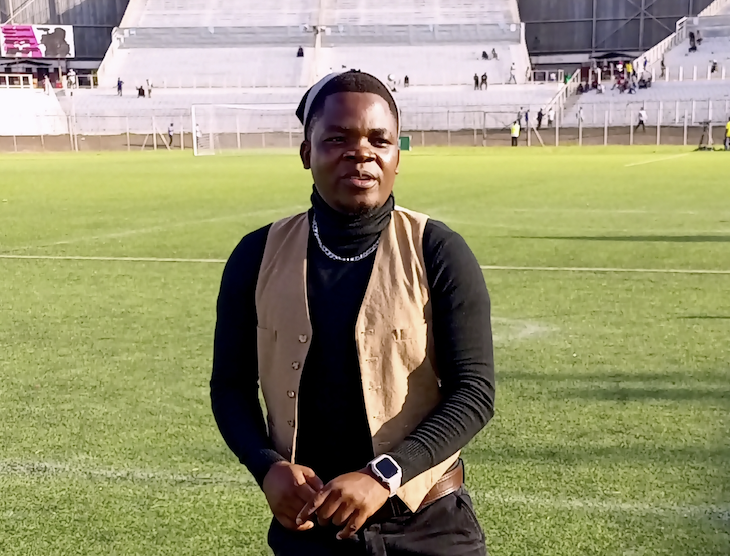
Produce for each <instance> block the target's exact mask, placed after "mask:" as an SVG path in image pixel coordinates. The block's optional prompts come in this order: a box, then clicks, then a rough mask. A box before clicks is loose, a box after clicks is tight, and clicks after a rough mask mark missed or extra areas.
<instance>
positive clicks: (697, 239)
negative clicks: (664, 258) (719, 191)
mask: <svg viewBox="0 0 730 556" xmlns="http://www.w3.org/2000/svg"><path fill="white" fill-rule="evenodd" d="M512 237H513V238H514V239H551V240H570V241H628V242H637V243H642V242H658V243H725V242H730V235H713V236H709V235H697V236H562V237H557V236H512Z"/></svg>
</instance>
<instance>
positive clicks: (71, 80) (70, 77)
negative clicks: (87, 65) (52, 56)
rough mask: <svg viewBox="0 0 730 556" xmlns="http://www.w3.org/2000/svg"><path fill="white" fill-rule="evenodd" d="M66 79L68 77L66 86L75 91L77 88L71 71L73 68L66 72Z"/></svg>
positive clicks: (74, 73)
mask: <svg viewBox="0 0 730 556" xmlns="http://www.w3.org/2000/svg"><path fill="white" fill-rule="evenodd" d="M67 77H68V86H69V87H70V88H71V89H75V88H76V87H77V82H76V72H75V71H74V70H73V68H71V69H70V70H68V76H67Z"/></svg>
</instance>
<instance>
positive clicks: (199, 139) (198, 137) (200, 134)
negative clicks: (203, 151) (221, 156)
mask: <svg viewBox="0 0 730 556" xmlns="http://www.w3.org/2000/svg"><path fill="white" fill-rule="evenodd" d="M202 141H203V132H202V131H201V130H200V124H195V144H196V145H197V146H198V148H200V146H201V143H202Z"/></svg>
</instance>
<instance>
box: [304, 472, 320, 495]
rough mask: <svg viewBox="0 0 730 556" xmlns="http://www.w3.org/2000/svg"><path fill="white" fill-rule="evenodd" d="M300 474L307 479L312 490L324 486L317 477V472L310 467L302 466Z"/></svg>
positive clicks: (317, 489)
mask: <svg viewBox="0 0 730 556" xmlns="http://www.w3.org/2000/svg"><path fill="white" fill-rule="evenodd" d="M302 475H303V476H304V480H305V481H307V483H308V484H309V486H311V487H312V488H313V489H314V490H316V491H319V490H322V489H323V488H324V483H323V482H322V479H320V478H319V477H317V474H316V473H315V472H314V470H313V469H310V468H309V467H302Z"/></svg>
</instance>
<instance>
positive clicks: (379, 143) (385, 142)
mask: <svg viewBox="0 0 730 556" xmlns="http://www.w3.org/2000/svg"><path fill="white" fill-rule="evenodd" d="M373 145H377V146H379V147H382V146H385V145H390V141H388V140H387V139H386V138H385V137H376V138H375V139H373Z"/></svg>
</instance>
